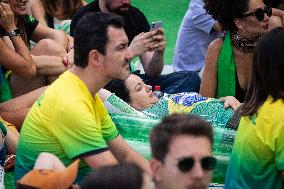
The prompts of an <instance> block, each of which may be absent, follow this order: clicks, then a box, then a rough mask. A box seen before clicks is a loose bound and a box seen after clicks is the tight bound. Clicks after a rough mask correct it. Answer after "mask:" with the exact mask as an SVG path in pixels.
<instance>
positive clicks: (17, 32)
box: [6, 28, 21, 37]
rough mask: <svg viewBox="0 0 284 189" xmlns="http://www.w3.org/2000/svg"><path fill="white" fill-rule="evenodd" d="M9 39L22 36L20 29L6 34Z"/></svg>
mask: <svg viewBox="0 0 284 189" xmlns="http://www.w3.org/2000/svg"><path fill="white" fill-rule="evenodd" d="M6 34H7V35H8V36H9V37H15V36H21V31H20V29H19V28H16V29H14V30H12V31H10V32H6Z"/></svg>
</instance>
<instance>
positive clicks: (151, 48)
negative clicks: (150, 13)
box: [129, 29, 166, 77]
mask: <svg viewBox="0 0 284 189" xmlns="http://www.w3.org/2000/svg"><path fill="white" fill-rule="evenodd" d="M165 47H166V41H165V37H164V31H163V30H162V29H157V30H155V31H151V32H147V33H141V34H139V35H137V36H136V37H135V38H134V39H133V41H132V42H131V44H130V46H129V48H130V49H131V51H132V53H133V54H134V55H135V56H139V57H140V59H141V62H142V65H143V68H144V71H145V74H146V75H148V76H149V77H156V76H158V75H160V74H161V72H162V70H163V67H164V50H165Z"/></svg>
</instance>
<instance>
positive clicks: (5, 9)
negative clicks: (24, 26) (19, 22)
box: [0, 3, 16, 32]
mask: <svg viewBox="0 0 284 189" xmlns="http://www.w3.org/2000/svg"><path fill="white" fill-rule="evenodd" d="M0 26H1V27H3V28H4V30H5V31H6V32H10V31H12V30H14V29H16V24H15V20H14V13H13V12H12V10H11V8H10V5H9V4H6V3H0Z"/></svg>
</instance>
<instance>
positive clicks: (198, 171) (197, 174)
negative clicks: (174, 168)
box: [190, 162, 206, 179]
mask: <svg viewBox="0 0 284 189" xmlns="http://www.w3.org/2000/svg"><path fill="white" fill-rule="evenodd" d="M190 173H191V177H192V178H196V179H200V178H203V177H204V176H205V174H206V173H205V171H204V170H203V169H202V167H201V164H200V162H195V163H194V166H193V167H192V170H191V171H190Z"/></svg>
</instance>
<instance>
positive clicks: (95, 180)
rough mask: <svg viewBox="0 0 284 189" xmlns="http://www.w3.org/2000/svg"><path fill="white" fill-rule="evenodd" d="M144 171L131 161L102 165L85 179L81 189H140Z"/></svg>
mask: <svg viewBox="0 0 284 189" xmlns="http://www.w3.org/2000/svg"><path fill="white" fill-rule="evenodd" d="M143 173H144V172H143V170H142V169H141V168H140V167H138V166H137V165H135V164H131V163H122V164H118V165H114V166H109V167H102V168H100V169H98V170H96V171H95V172H94V173H92V174H91V175H89V176H88V177H87V178H86V179H85V180H84V181H83V184H82V186H81V189H90V188H99V189H133V188H137V189H140V188H142V185H143Z"/></svg>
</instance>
